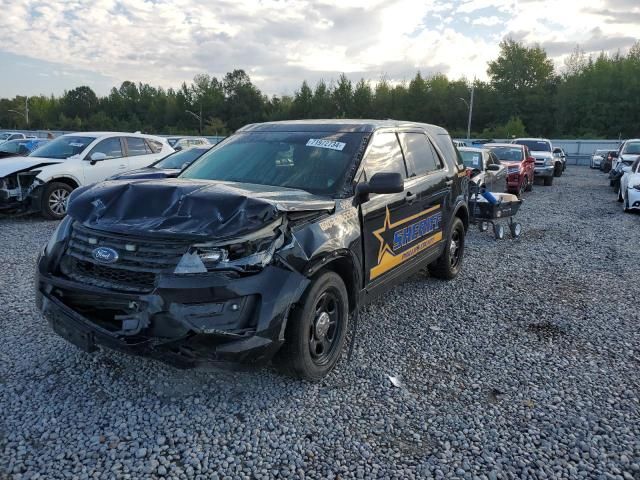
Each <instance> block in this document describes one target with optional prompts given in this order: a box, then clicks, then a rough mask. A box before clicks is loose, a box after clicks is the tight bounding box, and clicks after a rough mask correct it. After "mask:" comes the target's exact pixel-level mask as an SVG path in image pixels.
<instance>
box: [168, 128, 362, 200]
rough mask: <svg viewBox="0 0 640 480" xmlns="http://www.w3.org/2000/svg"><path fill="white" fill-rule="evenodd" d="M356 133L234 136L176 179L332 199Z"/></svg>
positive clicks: (358, 138)
mask: <svg viewBox="0 0 640 480" xmlns="http://www.w3.org/2000/svg"><path fill="white" fill-rule="evenodd" d="M363 137H364V134H362V133H330V132H326V133H322V132H313V133H311V132H257V133H239V134H236V135H234V136H233V137H231V138H229V139H228V140H226V141H225V142H224V143H222V144H220V145H219V146H217V147H214V148H213V149H212V150H209V152H207V153H206V154H204V155H203V156H202V157H200V158H199V159H198V160H197V161H196V162H194V163H193V165H191V166H190V167H189V168H187V169H186V170H185V171H184V172H183V173H182V174H181V175H180V176H179V178H191V179H201V180H221V181H229V182H240V183H254V184H258V185H273V186H277V187H286V188H297V189H300V190H306V191H308V192H311V193H315V194H319V195H331V194H334V193H336V192H337V191H338V190H339V189H340V188H341V187H342V185H343V183H344V181H345V177H346V176H347V172H348V171H349V168H350V167H351V165H352V163H353V159H354V157H355V156H356V153H357V152H358V151H359V150H360V146H361V145H362V140H363Z"/></svg>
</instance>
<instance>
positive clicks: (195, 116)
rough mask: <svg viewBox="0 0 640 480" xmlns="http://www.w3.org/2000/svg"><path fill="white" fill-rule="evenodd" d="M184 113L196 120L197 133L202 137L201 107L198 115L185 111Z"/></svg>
mask: <svg viewBox="0 0 640 480" xmlns="http://www.w3.org/2000/svg"><path fill="white" fill-rule="evenodd" d="M185 112H186V113H188V114H189V115H191V116H192V117H194V118H196V119H197V120H198V132H200V135H202V107H200V115H198V114H197V113H193V112H192V111H191V110H185Z"/></svg>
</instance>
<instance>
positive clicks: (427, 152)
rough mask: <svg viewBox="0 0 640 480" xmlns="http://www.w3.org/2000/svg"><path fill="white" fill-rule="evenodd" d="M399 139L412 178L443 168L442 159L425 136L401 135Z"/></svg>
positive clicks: (418, 134) (421, 134) (420, 134)
mask: <svg viewBox="0 0 640 480" xmlns="http://www.w3.org/2000/svg"><path fill="white" fill-rule="evenodd" d="M399 137H400V143H401V145H402V150H403V151H404V156H405V158H406V160H407V169H408V170H409V176H410V177H414V176H416V175H424V174H426V173H429V172H433V171H435V170H438V169H440V168H442V165H441V163H440V159H439V158H438V157H437V155H436V152H435V150H434V149H433V147H432V146H431V142H429V139H428V138H427V136H426V135H425V134H423V133H401V134H399Z"/></svg>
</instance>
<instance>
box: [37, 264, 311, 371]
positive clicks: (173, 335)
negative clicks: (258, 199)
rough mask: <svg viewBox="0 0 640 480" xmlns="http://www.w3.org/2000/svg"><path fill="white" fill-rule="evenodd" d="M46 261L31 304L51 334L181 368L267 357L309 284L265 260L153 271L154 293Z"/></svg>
mask: <svg viewBox="0 0 640 480" xmlns="http://www.w3.org/2000/svg"><path fill="white" fill-rule="evenodd" d="M47 263H48V262H47V261H45V260H42V259H40V260H39V262H38V271H37V277H36V305H37V306H38V308H39V309H40V311H41V312H42V313H43V314H44V316H45V317H46V319H47V321H48V322H49V324H50V325H51V326H52V328H53V329H54V331H55V332H56V333H58V334H59V335H61V336H62V337H64V338H65V339H66V340H68V341H70V342H71V343H73V344H75V345H76V346H78V347H80V348H82V349H83V350H85V351H88V352H92V351H95V350H96V349H97V347H99V346H102V347H106V348H110V349H113V350H118V351H122V352H125V353H128V354H132V355H140V356H146V357H151V358H155V359H158V360H161V361H163V362H165V363H169V364H171V365H174V366H176V367H180V368H190V367H195V366H198V365H200V364H229V363H232V364H250V365H262V364H265V363H267V362H268V361H269V360H270V359H271V358H272V357H273V355H274V354H275V353H276V352H277V350H278V349H279V348H280V346H281V345H282V343H283V342H284V329H285V327H286V321H287V317H288V314H289V311H290V308H291V306H292V305H293V304H294V303H295V302H297V301H298V300H299V299H300V297H301V296H302V293H303V292H304V290H305V289H306V287H307V285H308V283H309V280H308V279H307V278H306V277H304V276H302V275H301V274H299V273H296V272H293V271H290V270H285V269H283V268H279V267H275V266H269V267H266V268H265V269H264V270H262V271H261V272H260V273H257V274H255V275H251V276H247V277H240V278H235V279H228V278H224V277H222V276H220V275H211V276H209V275H207V274H204V275H197V276H185V277H182V278H180V277H177V276H165V277H160V278H159V279H158V283H157V288H156V289H154V291H153V292H151V293H149V294H147V295H137V294H129V293H120V292H115V291H112V290H108V289H103V288H99V287H94V286H90V285H84V284H79V283H77V282H74V281H70V280H67V279H65V278H62V277H57V276H52V275H50V274H49V273H48V272H46V271H45V268H46V265H47ZM110 312H115V313H113V314H112V313H110Z"/></svg>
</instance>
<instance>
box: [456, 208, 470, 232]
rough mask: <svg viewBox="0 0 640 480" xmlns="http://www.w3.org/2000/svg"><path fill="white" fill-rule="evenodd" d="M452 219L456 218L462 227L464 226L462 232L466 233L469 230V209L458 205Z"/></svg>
mask: <svg viewBox="0 0 640 480" xmlns="http://www.w3.org/2000/svg"><path fill="white" fill-rule="evenodd" d="M453 216H454V217H458V218H459V219H460V220H462V225H464V231H465V232H467V231H468V230H469V207H467V205H466V204H464V203H461V204H459V205H458V206H457V207H456V209H455V212H454V214H453Z"/></svg>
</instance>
